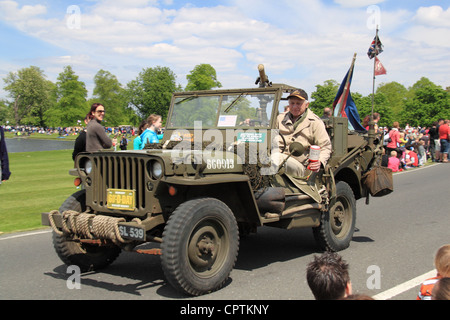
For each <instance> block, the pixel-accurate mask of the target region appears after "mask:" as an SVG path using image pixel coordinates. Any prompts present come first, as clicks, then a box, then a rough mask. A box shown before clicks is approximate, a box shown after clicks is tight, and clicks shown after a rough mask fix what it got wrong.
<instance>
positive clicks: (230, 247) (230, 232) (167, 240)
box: [161, 198, 239, 296]
mask: <svg viewBox="0 0 450 320" xmlns="http://www.w3.org/2000/svg"><path fill="white" fill-rule="evenodd" d="M238 250H239V231H238V226H237V223H236V219H235V217H234V215H233V212H232V211H231V210H230V209H229V208H228V206H227V205H226V204H224V203H223V202H222V201H219V200H217V199H213V198H200V199H194V200H190V201H187V202H185V203H183V204H181V205H180V206H179V207H178V208H177V209H176V210H175V211H174V212H173V213H172V215H171V216H170V218H169V220H168V221H167V224H166V227H165V228H164V232H163V241H162V244H161V251H162V255H161V264H162V268H163V271H164V274H165V276H166V279H167V281H168V282H169V283H170V284H171V285H172V286H173V287H174V288H175V289H177V290H179V291H181V292H184V293H186V294H189V295H194V296H197V295H201V294H205V293H208V292H211V291H215V290H217V289H220V288H221V287H222V286H223V284H224V283H225V281H226V280H227V279H228V277H229V275H230V273H231V270H232V269H233V267H234V264H235V262H236V258H237V254H238Z"/></svg>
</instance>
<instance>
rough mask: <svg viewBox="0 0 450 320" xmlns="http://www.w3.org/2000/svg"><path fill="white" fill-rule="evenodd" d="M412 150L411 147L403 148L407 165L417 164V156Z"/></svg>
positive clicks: (413, 165) (414, 165)
mask: <svg viewBox="0 0 450 320" xmlns="http://www.w3.org/2000/svg"><path fill="white" fill-rule="evenodd" d="M413 150H414V148H413V147H409V148H406V149H405V153H406V155H405V164H406V166H407V167H417V166H418V165H419V158H418V157H417V153H415V152H414V151H413Z"/></svg>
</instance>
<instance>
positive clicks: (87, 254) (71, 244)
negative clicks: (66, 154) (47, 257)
mask: <svg viewBox="0 0 450 320" xmlns="http://www.w3.org/2000/svg"><path fill="white" fill-rule="evenodd" d="M85 201H86V193H85V190H80V191H78V192H76V193H74V194H73V195H71V196H70V197H68V198H67V199H66V201H64V203H63V204H62V205H61V207H60V208H59V212H61V213H62V212H64V211H67V210H73V211H77V212H83V211H85V209H86V207H85ZM53 245H54V247H55V250H56V253H57V254H58V257H59V258H60V259H61V260H62V261H63V262H64V263H65V264H66V265H77V266H78V267H80V270H81V272H86V271H91V270H98V269H102V268H104V267H107V266H108V265H110V264H111V263H112V262H113V261H114V260H115V259H116V258H117V257H118V256H119V254H120V252H121V249H120V248H119V247H118V246H116V245H112V244H111V245H106V246H99V245H96V244H89V243H81V242H80V241H75V240H74V239H73V238H72V237H71V236H66V235H59V234H57V233H55V232H53Z"/></svg>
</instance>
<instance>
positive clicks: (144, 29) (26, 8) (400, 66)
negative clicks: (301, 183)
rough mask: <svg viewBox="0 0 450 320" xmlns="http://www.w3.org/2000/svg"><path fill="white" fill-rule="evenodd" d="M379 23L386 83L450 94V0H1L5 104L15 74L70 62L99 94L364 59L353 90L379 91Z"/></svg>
mask: <svg viewBox="0 0 450 320" xmlns="http://www.w3.org/2000/svg"><path fill="white" fill-rule="evenodd" d="M377 24H378V25H379V29H380V30H379V36H380V39H381V41H382V42H383V44H384V52H383V53H382V54H381V55H380V56H379V58H380V60H381V62H382V63H383V65H384V67H385V68H386V69H387V75H382V76H378V77H377V79H376V83H377V85H378V84H380V83H383V82H384V83H385V82H391V81H397V82H399V83H401V84H403V85H404V86H406V87H409V86H411V85H413V84H414V83H415V82H416V81H418V80H419V79H420V78H421V77H427V78H429V79H430V80H431V81H433V82H435V83H436V84H438V85H441V86H442V87H444V88H445V87H447V86H450V81H449V80H448V74H449V73H450V41H449V40H450V1H449V0H445V1H433V0H423V1H417V0H384V1H383V0H307V1H306V0H278V1H267V0H258V1H257V0H245V1H242V0H222V1H209V0H194V1H178V0H104V1H93V0H84V1H81V0H80V1H78V0H73V1H52V0H47V1H44V0H42V1H40V0H34V1H22V0H5V1H3V0H0V39H1V42H2V46H1V47H2V49H1V50H0V77H1V79H2V85H1V86H0V98H5V97H6V93H5V92H4V91H3V87H4V82H3V79H4V78H5V77H6V75H7V74H8V73H9V72H16V71H17V70H19V69H21V68H25V67H29V66H31V65H34V66H38V67H40V68H41V69H42V70H43V71H44V73H45V75H46V76H47V78H48V79H49V80H51V81H53V82H56V79H57V77H58V74H59V73H60V72H62V70H63V68H64V66H66V65H71V66H72V67H73V69H74V70H75V72H76V73H77V75H78V76H79V77H80V80H82V81H84V82H85V83H86V86H87V88H88V90H89V95H92V89H93V78H94V76H95V74H96V73H97V72H98V71H99V70H100V69H103V70H107V71H110V72H111V73H112V74H114V75H116V76H117V78H118V79H119V81H120V82H121V83H122V85H126V84H127V83H128V82H129V81H131V80H133V79H135V78H136V77H137V75H138V74H139V72H141V71H142V69H144V68H148V67H156V66H166V67H169V68H170V69H171V70H172V71H173V72H174V73H175V74H176V75H177V83H179V84H181V85H182V86H185V85H186V75H187V74H188V73H189V72H190V71H191V70H192V69H193V68H194V67H195V66H196V65H198V64H201V63H209V64H211V65H212V66H213V67H214V68H215V69H216V71H217V74H218V80H219V81H220V82H221V83H222V84H223V86H224V88H233V87H254V82H255V79H256V77H257V65H258V64H260V63H263V64H264V65H265V66H266V71H267V74H268V75H269V78H270V80H271V81H272V82H274V83H286V84H290V85H293V86H297V87H301V88H304V89H305V90H306V91H307V92H308V93H311V92H312V91H314V90H315V86H316V85H317V84H323V83H324V81H326V80H330V79H334V80H336V81H338V82H340V81H341V80H342V78H343V77H344V75H345V73H346V72H347V70H348V68H349V66H350V63H351V60H352V57H353V54H354V53H357V60H356V67H355V73H354V77H353V83H352V91H354V92H355V91H357V92H360V93H362V94H364V95H367V94H369V93H371V91H372V71H373V60H370V59H369V58H368V57H367V55H366V52H367V49H368V47H369V45H370V42H371V41H372V39H373V37H374V35H375V25H377Z"/></svg>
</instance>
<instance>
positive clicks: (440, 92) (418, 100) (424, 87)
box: [401, 78, 450, 127]
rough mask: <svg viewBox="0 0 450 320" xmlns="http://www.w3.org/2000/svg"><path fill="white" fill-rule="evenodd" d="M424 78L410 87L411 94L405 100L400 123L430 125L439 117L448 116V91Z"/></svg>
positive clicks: (449, 109)
mask: <svg viewBox="0 0 450 320" xmlns="http://www.w3.org/2000/svg"><path fill="white" fill-rule="evenodd" d="M425 79H426V78H422V79H421V80H419V81H418V82H416V84H414V85H413V87H412V88H411V89H410V91H411V92H412V94H413V95H412V97H411V98H409V99H408V100H407V101H406V102H405V108H404V111H403V114H402V119H401V120H402V121H401V122H402V125H405V124H406V123H408V124H409V125H411V126H415V127H417V126H422V127H423V126H431V125H432V123H433V122H434V121H438V120H439V119H440V118H442V119H449V118H450V93H449V92H448V91H446V90H444V89H442V87H440V86H437V85H435V84H434V83H432V82H431V81H430V82H427V81H426V80H428V79H426V80H425ZM428 81H429V80H428Z"/></svg>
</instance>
